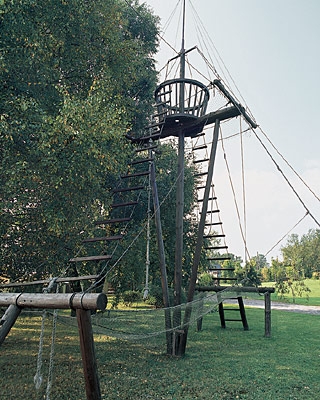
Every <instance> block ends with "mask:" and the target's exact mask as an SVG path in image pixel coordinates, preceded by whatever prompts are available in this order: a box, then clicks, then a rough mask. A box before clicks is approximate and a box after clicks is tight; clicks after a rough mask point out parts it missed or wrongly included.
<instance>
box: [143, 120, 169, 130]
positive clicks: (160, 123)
mask: <svg viewBox="0 0 320 400" xmlns="http://www.w3.org/2000/svg"><path fill="white" fill-rule="evenodd" d="M163 124H164V121H159V122H154V123H152V124H151V125H148V126H146V127H145V128H144V129H153V128H158V127H159V126H162V125H163Z"/></svg>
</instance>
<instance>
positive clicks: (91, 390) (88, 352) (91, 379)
mask: <svg viewBox="0 0 320 400" xmlns="http://www.w3.org/2000/svg"><path fill="white" fill-rule="evenodd" d="M76 314H77V322H78V329H79V337H80V349H81V356H82V365H83V375H84V380H85V386H86V395H87V400H100V399H101V392H100V384H99V377H98V368H97V362H96V356H95V350H94V341H93V333H92V325H91V312H90V311H89V310H81V309H77V311H76Z"/></svg>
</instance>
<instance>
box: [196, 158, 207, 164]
mask: <svg viewBox="0 0 320 400" xmlns="http://www.w3.org/2000/svg"><path fill="white" fill-rule="evenodd" d="M208 161H209V158H203V159H201V160H193V164H199V163H203V162H208Z"/></svg>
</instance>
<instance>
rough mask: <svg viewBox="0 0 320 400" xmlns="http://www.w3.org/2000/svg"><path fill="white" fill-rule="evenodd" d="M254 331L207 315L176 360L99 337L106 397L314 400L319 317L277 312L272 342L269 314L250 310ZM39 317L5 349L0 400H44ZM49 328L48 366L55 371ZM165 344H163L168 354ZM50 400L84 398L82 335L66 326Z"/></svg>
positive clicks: (22, 323) (27, 321)
mask: <svg viewBox="0 0 320 400" xmlns="http://www.w3.org/2000/svg"><path fill="white" fill-rule="evenodd" d="M247 316H248V321H249V325H250V330H249V331H248V332H245V331H243V330H242V329H241V327H240V326H239V323H235V322H234V323H229V326H228V327H227V329H226V330H222V329H221V328H220V327H219V319H218V315H217V313H213V314H210V315H208V316H206V317H205V319H204V324H203V331H202V332H199V333H196V332H194V329H190V336H189V341H188V348H187V355H186V357H185V358H183V359H172V358H168V357H166V356H165V355H163V354H161V353H159V351H157V350H155V349H153V350H152V348H150V347H149V348H148V347H144V346H142V345H137V344H133V343H128V342H121V341H119V340H111V339H109V338H107V337H106V336H103V335H100V336H96V338H95V340H96V353H97V359H98V366H99V373H100V384H101V391H102V398H103V399H109V400H113V399H123V400H125V399H130V400H135V399H137V400H140V399H141V400H143V399H153V400H158V399H159V400H160V399H165V400H169V399H170V400H174V399H176V400H180V399H181V400H182V399H183V400H191V399H192V400H193V399H206V400H207V399H214V400H215V399H216V400H227V399H228V400H233V399H251V400H256V399H260V398H263V399H270V400H271V399H272V400H275V399H276V400H282V399H283V400H288V399H299V400H304V399H308V400H314V399H316V398H318V396H319V393H320V381H319V376H318V365H319V360H320V351H319V342H318V340H319V339H318V333H319V328H320V320H319V317H318V316H315V315H304V314H292V313H285V312H280V311H273V312H272V322H273V329H272V338H270V339H266V338H264V337H263V334H264V314H263V310H258V309H248V310H247ZM39 329H40V319H39V318H35V317H33V318H29V317H24V316H22V317H21V318H20V319H19V320H18V322H17V323H16V325H15V327H14V328H13V330H12V331H11V333H10V335H9V336H8V338H7V339H6V341H5V342H4V343H3V345H2V347H1V349H0V351H1V357H0V368H1V375H0V376H1V377H0V383H1V385H0V399H15V400H20V399H28V400H33V399H42V398H44V397H43V395H44V393H45V387H42V388H41V389H40V391H36V389H35V388H34V385H33V376H34V374H35V372H36V361H37V351H38V339H39ZM50 335H51V332H50V325H49V324H48V325H47V331H46V337H45V344H46V348H45V349H44V356H45V360H44V363H43V373H44V376H45V377H44V385H43V386H45V384H46V382H45V379H46V375H47V369H48V361H47V359H48V354H49V348H48V346H49V342H50ZM164 349H165V346H164V345H163V347H162V351H164ZM55 352H56V356H55V370H54V375H55V379H54V381H53V388H52V394H51V399H59V400H60V399H61V400H66V399H70V400H71V399H72V400H84V399H85V398H86V396H85V391H84V383H83V378H82V365H81V360H80V354H79V344H78V335H77V331H76V329H74V328H71V327H67V326H63V325H59V324H58V332H57V338H56V351H55Z"/></svg>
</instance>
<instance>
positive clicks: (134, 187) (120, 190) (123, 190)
mask: <svg viewBox="0 0 320 400" xmlns="http://www.w3.org/2000/svg"><path fill="white" fill-rule="evenodd" d="M144 188H145V187H144V186H143V185H140V186H128V187H125V188H119V189H113V191H112V192H113V193H123V192H131V191H134V190H143V189H144Z"/></svg>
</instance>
